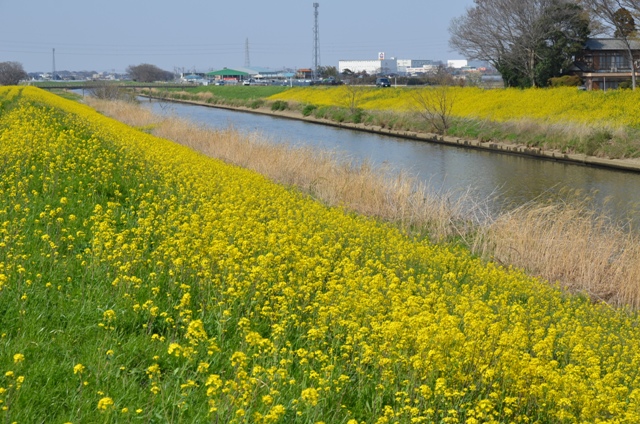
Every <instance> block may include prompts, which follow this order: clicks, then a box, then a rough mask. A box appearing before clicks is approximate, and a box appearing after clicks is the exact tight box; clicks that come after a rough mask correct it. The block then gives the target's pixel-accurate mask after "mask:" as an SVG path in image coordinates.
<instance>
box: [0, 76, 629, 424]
mask: <svg viewBox="0 0 640 424" xmlns="http://www.w3.org/2000/svg"><path fill="white" fill-rule="evenodd" d="M0 108H2V114H1V115H0V155H1V157H2V159H3V160H2V161H1V162H0V163H2V168H1V169H2V177H3V178H2V179H1V180H0V190H1V191H2V196H0V202H1V203H0V214H1V215H2V225H1V234H2V240H1V243H2V245H1V249H0V255H1V256H0V328H1V329H2V334H1V335H0V343H1V346H2V349H1V350H0V370H2V377H0V388H1V389H0V401H1V402H2V403H1V408H0V415H2V420H3V421H5V422H13V421H16V422H37V421H40V420H46V421H49V422H78V423H80V422H129V421H132V422H135V421H144V422H207V421H211V422H236V423H240V422H300V423H311V422H320V421H323V422H327V423H328V422H331V423H350V424H355V423H361V422H367V423H376V422H377V423H388V422H396V421H398V422H466V423H478V422H541V423H552V422H554V423H556V422H563V423H565V422H566V423H570V422H596V421H598V422H621V423H634V422H638V420H640V396H639V395H638V393H640V373H639V371H638V370H640V356H639V355H638V352H639V351H640V350H639V348H640V336H639V335H638V332H637V325H638V324H639V322H638V317H637V315H636V314H630V313H626V312H624V311H622V310H614V309H611V308H609V307H606V306H604V305H594V304H592V303H591V302H590V301H589V300H588V299H586V298H583V297H579V296H570V295H566V294H563V293H562V292H561V291H559V290H557V289H555V288H553V287H551V286H550V285H548V284H547V283H544V282H541V281H538V280H536V279H533V278H530V277H527V276H526V275H524V274H522V273H521V272H518V271H515V270H507V269H504V268H501V267H498V266H496V265H495V264H492V263H488V264H487V263H483V262H482V261H480V260H479V259H476V258H474V257H473V256H472V255H470V254H469V253H468V252H467V251H466V250H465V249H460V248H455V247H447V246H438V245H433V244H430V243H428V242H426V241H420V240H412V239H410V238H408V237H407V236H405V235H404V234H403V233H402V232H400V231H398V230H396V229H394V228H392V227H390V226H388V225H386V224H382V223H378V222H375V221H373V220H370V219H366V218H363V217H360V216H356V215H353V214H349V213H345V212H342V211H341V210H339V209H336V208H327V207H325V206H322V205H321V204H319V203H317V202H315V201H313V200H311V199H309V198H307V197H305V196H304V195H301V194H299V193H298V192H297V191H296V190H292V189H287V188H284V187H283V186H280V185H276V184H274V183H272V182H269V181H268V180H267V179H265V178H264V177H262V176H260V175H258V174H256V173H253V172H251V171H247V170H243V169H241V168H239V167H235V166H231V165H226V164H224V163H222V162H220V161H218V160H213V159H210V158H206V157H205V156H202V155H200V154H198V153H196V152H193V151H192V150H190V149H187V148H185V147H181V146H179V145H176V144H173V143H171V142H169V141H166V140H163V139H159V138H156V137H154V136H151V135H148V134H145V133H144V132H141V131H137V130H134V129H132V128H130V127H127V126H125V125H123V124H120V123H117V122H115V121H112V120H110V119H107V118H105V117H102V116H100V115H99V114H97V113H95V112H94V111H92V110H91V109H89V108H87V107H84V106H81V105H77V104H74V103H73V102H70V101H67V100H63V99H61V98H59V97H56V96H54V95H51V94H48V93H45V92H42V91H39V90H36V89H32V88H25V89H22V88H20V89H19V88H1V89H0ZM220 137H225V134H220ZM237 141H239V142H241V141H242V140H237Z"/></svg>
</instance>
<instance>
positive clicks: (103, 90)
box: [89, 81, 136, 102]
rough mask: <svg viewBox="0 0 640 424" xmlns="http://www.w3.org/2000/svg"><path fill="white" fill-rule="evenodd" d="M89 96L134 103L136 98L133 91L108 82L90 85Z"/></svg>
mask: <svg viewBox="0 0 640 424" xmlns="http://www.w3.org/2000/svg"><path fill="white" fill-rule="evenodd" d="M89 94H90V95H91V96H93V97H96V98H98V99H103V100H125V101H128V102H135V101H136V96H135V93H134V92H133V91H130V90H127V89H126V88H124V87H122V86H119V85H118V84H114V83H110V82H108V81H97V82H95V83H94V84H92V87H91V88H90V89H89Z"/></svg>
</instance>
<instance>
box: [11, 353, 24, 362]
mask: <svg viewBox="0 0 640 424" xmlns="http://www.w3.org/2000/svg"><path fill="white" fill-rule="evenodd" d="M22 361H24V355H23V354H22V353H16V354H15V355H13V363H14V364H19V363H20V362H22Z"/></svg>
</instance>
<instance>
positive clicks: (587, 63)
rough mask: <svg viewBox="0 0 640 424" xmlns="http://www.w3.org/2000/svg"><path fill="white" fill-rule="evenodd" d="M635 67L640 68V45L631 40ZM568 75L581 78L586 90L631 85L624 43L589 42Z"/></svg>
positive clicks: (617, 39)
mask: <svg viewBox="0 0 640 424" xmlns="http://www.w3.org/2000/svg"><path fill="white" fill-rule="evenodd" d="M629 44H630V46H631V50H632V53H633V59H634V60H633V63H634V64H635V67H636V73H637V70H638V65H639V64H640V42H639V41H636V40H629ZM568 73H569V74H572V75H577V76H579V77H580V78H582V81H583V82H584V85H585V87H586V89H587V90H608V89H616V88H618V87H619V85H620V83H623V82H625V83H627V82H630V81H631V62H630V61H629V53H628V51H627V46H626V44H625V42H624V40H622V39H619V38H589V39H588V40H587V42H586V43H585V46H584V48H583V50H582V52H581V53H580V54H578V55H576V58H575V61H574V63H573V65H572V67H571V68H570V69H569V72H568Z"/></svg>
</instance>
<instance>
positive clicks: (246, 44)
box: [244, 38, 251, 68]
mask: <svg viewBox="0 0 640 424" xmlns="http://www.w3.org/2000/svg"><path fill="white" fill-rule="evenodd" d="M244 67H245V68H250V67H251V61H250V60H249V38H247V39H246V40H245V42H244Z"/></svg>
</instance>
